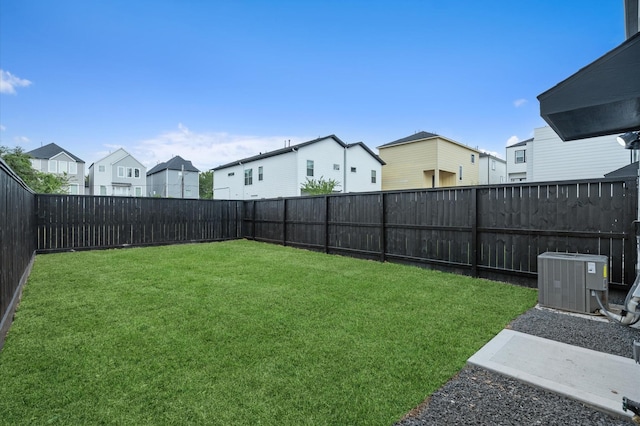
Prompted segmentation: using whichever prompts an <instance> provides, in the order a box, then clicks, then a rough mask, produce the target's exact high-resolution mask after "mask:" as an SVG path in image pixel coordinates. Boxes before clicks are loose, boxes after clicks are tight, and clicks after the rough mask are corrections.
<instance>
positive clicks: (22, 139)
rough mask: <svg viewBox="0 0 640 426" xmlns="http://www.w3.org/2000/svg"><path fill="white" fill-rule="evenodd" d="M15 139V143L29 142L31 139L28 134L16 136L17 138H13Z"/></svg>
mask: <svg viewBox="0 0 640 426" xmlns="http://www.w3.org/2000/svg"><path fill="white" fill-rule="evenodd" d="M13 141H14V142H15V143H29V142H30V139H29V138H28V137H26V136H16V137H15V138H13Z"/></svg>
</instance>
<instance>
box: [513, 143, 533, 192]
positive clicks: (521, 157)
mask: <svg viewBox="0 0 640 426" xmlns="http://www.w3.org/2000/svg"><path fill="white" fill-rule="evenodd" d="M531 142H533V138H531V139H527V140H524V141H520V142H518V143H516V144H513V145H510V146H508V147H507V161H506V166H507V182H523V181H526V180H527V161H529V163H531V160H532V158H529V157H531V152H528V151H530V150H528V149H527V147H528V144H529V143H531Z"/></svg>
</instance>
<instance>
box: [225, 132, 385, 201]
mask: <svg viewBox="0 0 640 426" xmlns="http://www.w3.org/2000/svg"><path fill="white" fill-rule="evenodd" d="M383 164H384V162H383V161H382V160H381V159H380V157H378V156H377V155H376V154H374V153H373V152H372V151H371V150H370V149H369V148H368V147H367V146H366V145H365V144H364V143H362V142H358V143H354V144H346V143H344V142H342V141H341V140H340V139H338V137H336V136H335V135H330V136H326V137H322V138H318V139H314V140H311V141H308V142H303V143H300V144H297V145H292V146H288V147H285V148H282V149H278V150H276V151H271V152H267V153H264V154H260V155H257V156H254V157H250V158H245V159H242V160H239V161H234V162H232V163H229V164H225V165H222V166H219V167H216V168H214V169H213V171H214V175H213V182H214V184H213V198H214V199H223V200H228V199H232V200H236V199H237V200H250V199H260V198H276V197H294V196H299V195H303V194H302V193H301V189H300V187H301V186H302V185H303V184H304V183H305V182H306V181H307V178H309V179H315V180H318V179H320V178H324V179H325V180H328V179H334V180H336V181H337V182H339V186H338V187H337V188H336V191H337V192H369V191H380V189H381V170H382V165H383Z"/></svg>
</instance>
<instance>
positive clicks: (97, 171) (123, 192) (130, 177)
mask: <svg viewBox="0 0 640 426" xmlns="http://www.w3.org/2000/svg"><path fill="white" fill-rule="evenodd" d="M146 172H147V168H146V167H145V166H144V165H143V164H142V163H141V162H139V161H138V160H136V159H135V158H134V157H133V156H132V155H131V154H129V153H128V152H127V151H125V150H124V149H122V148H119V149H118V150H116V151H114V152H112V153H111V154H109V155H107V156H106V157H104V158H102V159H101V160H98V161H96V162H95V163H93V164H91V165H90V166H89V193H90V194H91V195H115V196H135V197H144V196H146V193H147V191H146V186H147V179H146Z"/></svg>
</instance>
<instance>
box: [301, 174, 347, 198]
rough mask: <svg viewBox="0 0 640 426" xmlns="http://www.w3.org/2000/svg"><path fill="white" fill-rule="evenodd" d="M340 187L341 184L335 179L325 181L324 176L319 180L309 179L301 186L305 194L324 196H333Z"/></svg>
mask: <svg viewBox="0 0 640 426" xmlns="http://www.w3.org/2000/svg"><path fill="white" fill-rule="evenodd" d="M339 186H340V182H338V181H337V180H335V179H328V180H325V179H324V177H323V176H320V178H319V179H318V180H316V179H309V178H307V181H306V182H305V183H303V184H302V186H300V190H301V191H302V192H303V193H304V194H309V195H322V194H331V193H333V190H334V189H335V188H337V187H339Z"/></svg>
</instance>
